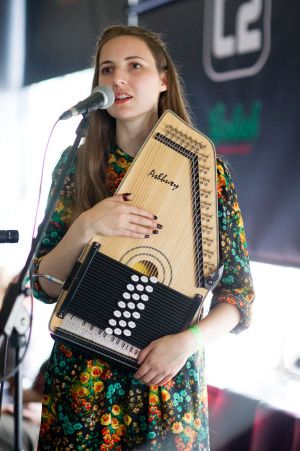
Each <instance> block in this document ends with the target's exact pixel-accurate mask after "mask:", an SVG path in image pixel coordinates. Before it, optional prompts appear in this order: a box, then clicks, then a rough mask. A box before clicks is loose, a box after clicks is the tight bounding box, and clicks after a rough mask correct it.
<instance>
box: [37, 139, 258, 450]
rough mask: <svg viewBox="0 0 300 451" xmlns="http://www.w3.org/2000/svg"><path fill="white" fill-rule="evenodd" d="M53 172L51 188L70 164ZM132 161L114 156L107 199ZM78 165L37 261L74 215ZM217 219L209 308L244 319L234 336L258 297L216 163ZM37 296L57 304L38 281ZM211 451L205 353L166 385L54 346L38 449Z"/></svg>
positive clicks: (227, 185)
mask: <svg viewBox="0 0 300 451" xmlns="http://www.w3.org/2000/svg"><path fill="white" fill-rule="evenodd" d="M66 153H67V151H65V152H64V153H63V155H62V157H61V159H60V161H59V163H58V164H57V166H56V168H55V170H54V173H53V184H52V190H53V187H55V184H56V181H57V177H58V175H59V173H60V171H61V168H62V166H63V163H64V161H65V159H66ZM132 161H133V158H132V157H131V156H130V155H128V154H126V153H124V152H123V151H121V150H120V149H118V148H116V147H115V148H114V149H112V150H111V152H110V155H109V160H108V166H107V179H108V188H109V193H110V195H112V194H113V193H114V192H115V190H116V188H117V187H118V185H119V183H120V182H121V180H122V178H123V177H124V174H125V173H126V171H127V169H128V168H129V167H130V164H131V163H132ZM74 172H75V167H73V168H72V169H71V170H70V173H69V175H68V177H67V178H66V180H65V184H64V187H63V189H62V191H61V194H60V198H59V200H58V202H57V204H56V208H55V211H54V213H53V215H52V220H51V222H50V224H49V226H48V229H47V231H46V233H45V235H44V238H43V240H42V244H41V247H40V249H39V254H38V256H37V259H36V262H35V269H34V272H38V263H39V260H40V259H41V258H42V257H43V256H44V255H46V254H47V253H48V252H49V251H51V249H53V247H54V246H56V244H57V243H58V242H59V241H60V239H61V238H62V237H63V235H64V234H65V232H66V231H67V229H68V224H69V222H70V216H71V212H72V196H73V192H74V181H73V180H74ZM217 174H218V205H219V207H218V214H219V227H220V244H221V246H220V247H221V260H222V262H223V264H224V271H223V276H222V279H221V282H220V283H219V285H218V287H217V288H216V289H215V292H214V296H213V299H212V304H211V308H213V307H214V306H215V305H216V304H218V303H220V302H228V303H230V304H233V305H235V306H236V307H237V308H238V309H239V311H240V314H241V321H240V324H239V325H238V326H237V327H236V328H235V330H234V331H235V332H239V331H240V330H242V329H244V328H246V327H248V325H249V323H250V310H251V304H252V301H253V298H254V294H253V289H252V281H251V275H250V272H249V260H248V253H247V245H246V240H245V234H244V228H243V222H242V218H241V213H240V210H239V206H238V203H237V197H236V193H235V189H234V185H233V182H232V180H231V176H230V173H229V171H228V169H227V167H226V166H225V165H224V163H223V162H222V161H221V160H218V162H217ZM33 288H34V295H35V297H36V298H38V299H40V300H42V301H44V302H55V300H53V299H50V298H49V296H47V295H46V293H45V292H43V290H42V288H41V286H40V285H39V283H38V279H36V278H34V279H33ZM129 449H130V450H137V449H138V450H158V449H159V450H170V451H171V450H172V451H174V450H182V451H187V450H203V451H208V450H209V427H208V404H207V389H206V383H205V374H204V351H202V352H198V353H195V354H194V355H192V356H191V357H190V358H189V359H188V360H187V362H186V364H185V365H184V366H183V368H182V369H181V370H180V371H179V372H178V374H177V375H176V376H175V377H174V378H173V379H172V380H170V381H169V382H168V383H166V384H165V385H164V386H157V385H153V386H150V387H149V386H147V385H145V384H142V383H140V382H139V381H137V380H136V379H134V378H133V376H132V374H131V373H130V372H128V371H125V370H121V369H120V368H119V367H115V366H114V365H113V364H111V363H109V362H106V361H105V360H102V359H101V358H99V357H97V356H96V355H89V354H85V353H83V352H82V351H79V350H75V349H72V348H70V347H69V346H67V345H64V344H59V343H55V344H54V347H53V351H52V355H51V357H50V363H49V367H48V371H47V373H46V377H45V391H44V396H43V409H42V422H41V430H40V438H39V450H49V451H50V450H51V451H54V450H57V451H58V450H59V451H60V450H64V451H66V450H90V451H94V450H101V451H106V450H115V451H118V450H119V451H120V450H129Z"/></svg>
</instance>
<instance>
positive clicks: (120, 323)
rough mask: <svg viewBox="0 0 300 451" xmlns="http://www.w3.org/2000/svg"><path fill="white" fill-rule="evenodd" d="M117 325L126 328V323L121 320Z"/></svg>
mask: <svg viewBox="0 0 300 451" xmlns="http://www.w3.org/2000/svg"><path fill="white" fill-rule="evenodd" d="M119 325H120V326H121V327H126V326H127V323H126V321H124V320H123V319H121V321H119Z"/></svg>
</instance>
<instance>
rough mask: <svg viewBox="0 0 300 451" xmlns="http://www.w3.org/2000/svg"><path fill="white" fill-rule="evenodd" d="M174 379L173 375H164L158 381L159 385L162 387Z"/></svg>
mask: <svg viewBox="0 0 300 451" xmlns="http://www.w3.org/2000/svg"><path fill="white" fill-rule="evenodd" d="M171 379H172V375H171V374H170V375H168V376H166V377H164V378H163V379H162V380H161V381H160V382H158V383H157V385H159V386H160V387H161V386H162V385H165V384H166V383H167V382H169V381H170V380H171Z"/></svg>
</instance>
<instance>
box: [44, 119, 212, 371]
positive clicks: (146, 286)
mask: <svg viewBox="0 0 300 451" xmlns="http://www.w3.org/2000/svg"><path fill="white" fill-rule="evenodd" d="M215 159H216V157H215V150H214V146H213V144H212V142H211V141H210V140H209V139H208V138H207V137H206V136H204V135H203V134H202V133H200V132H199V131H197V130H195V129H194V128H192V127H191V126H189V125H187V124H186V123H185V122H183V121H182V120H181V119H180V118H178V117H177V116H176V115H175V114H174V113H172V112H170V111H167V112H165V113H164V115H163V116H162V117H161V118H160V120H159V121H158V122H157V124H156V126H155V127H154V129H153V130H152V132H151V133H150V134H149V136H148V138H147V140H146V141H145V143H144V145H143V146H142V148H141V150H140V151H139V153H138V155H137V156H136V158H135V160H134V163H133V164H132V166H131V167H130V169H129V170H128V172H127V174H126V176H125V177H124V179H123V181H122V183H121V184H120V186H119V188H118V191H117V192H120V193H132V201H131V202H132V204H133V205H136V206H138V207H142V208H144V209H146V210H148V211H150V212H152V213H153V214H154V215H156V216H157V217H158V221H159V223H160V224H162V226H163V228H162V229H160V230H159V233H158V234H153V235H151V236H150V238H145V239H141V240H140V239H128V238H123V237H103V236H98V235H97V236H95V237H94V238H93V239H92V240H91V242H90V243H89V244H88V245H87V246H86V248H85V249H84V251H83V252H82V255H81V256H80V258H79V260H78V262H77V264H76V265H75V267H74V268H73V271H72V273H71V275H70V276H69V278H68V280H67V281H66V282H65V284H64V286H63V290H62V292H61V295H60V297H59V300H58V303H57V306H56V308H55V311H54V313H53V315H52V318H51V321H50V330H51V333H52V335H53V336H54V337H55V338H58V339H62V340H66V341H67V342H69V343H75V344H77V345H78V346H80V347H84V348H86V349H90V350H94V351H95V352H96V353H99V354H100V355H103V356H105V357H108V358H112V359H114V360H116V361H119V362H121V363H123V364H125V365H127V366H129V367H132V368H136V367H137V364H136V360H137V354H138V351H139V349H141V348H143V347H145V346H146V345H147V344H148V343H149V342H150V341H152V340H153V339H155V338H158V337H160V336H163V335H167V334H169V333H176V332H179V331H180V330H182V329H184V328H186V327H188V325H189V324H191V323H192V322H195V321H196V320H197V319H198V318H199V316H200V312H201V306H202V303H203V300H204V298H205V296H206V294H207V292H208V291H209V289H210V288H212V286H213V285H214V284H215V283H216V281H217V279H218V268H219V249H218V236H219V234H218V216H217V189H216V161H215ZM152 296H153V297H152Z"/></svg>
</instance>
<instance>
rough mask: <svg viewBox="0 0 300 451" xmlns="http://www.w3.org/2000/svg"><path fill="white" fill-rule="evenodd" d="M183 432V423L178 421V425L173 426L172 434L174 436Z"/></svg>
mask: <svg viewBox="0 0 300 451" xmlns="http://www.w3.org/2000/svg"><path fill="white" fill-rule="evenodd" d="M182 431H183V426H182V423H181V421H176V423H174V424H173V426H172V432H174V434H180V432H182Z"/></svg>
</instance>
